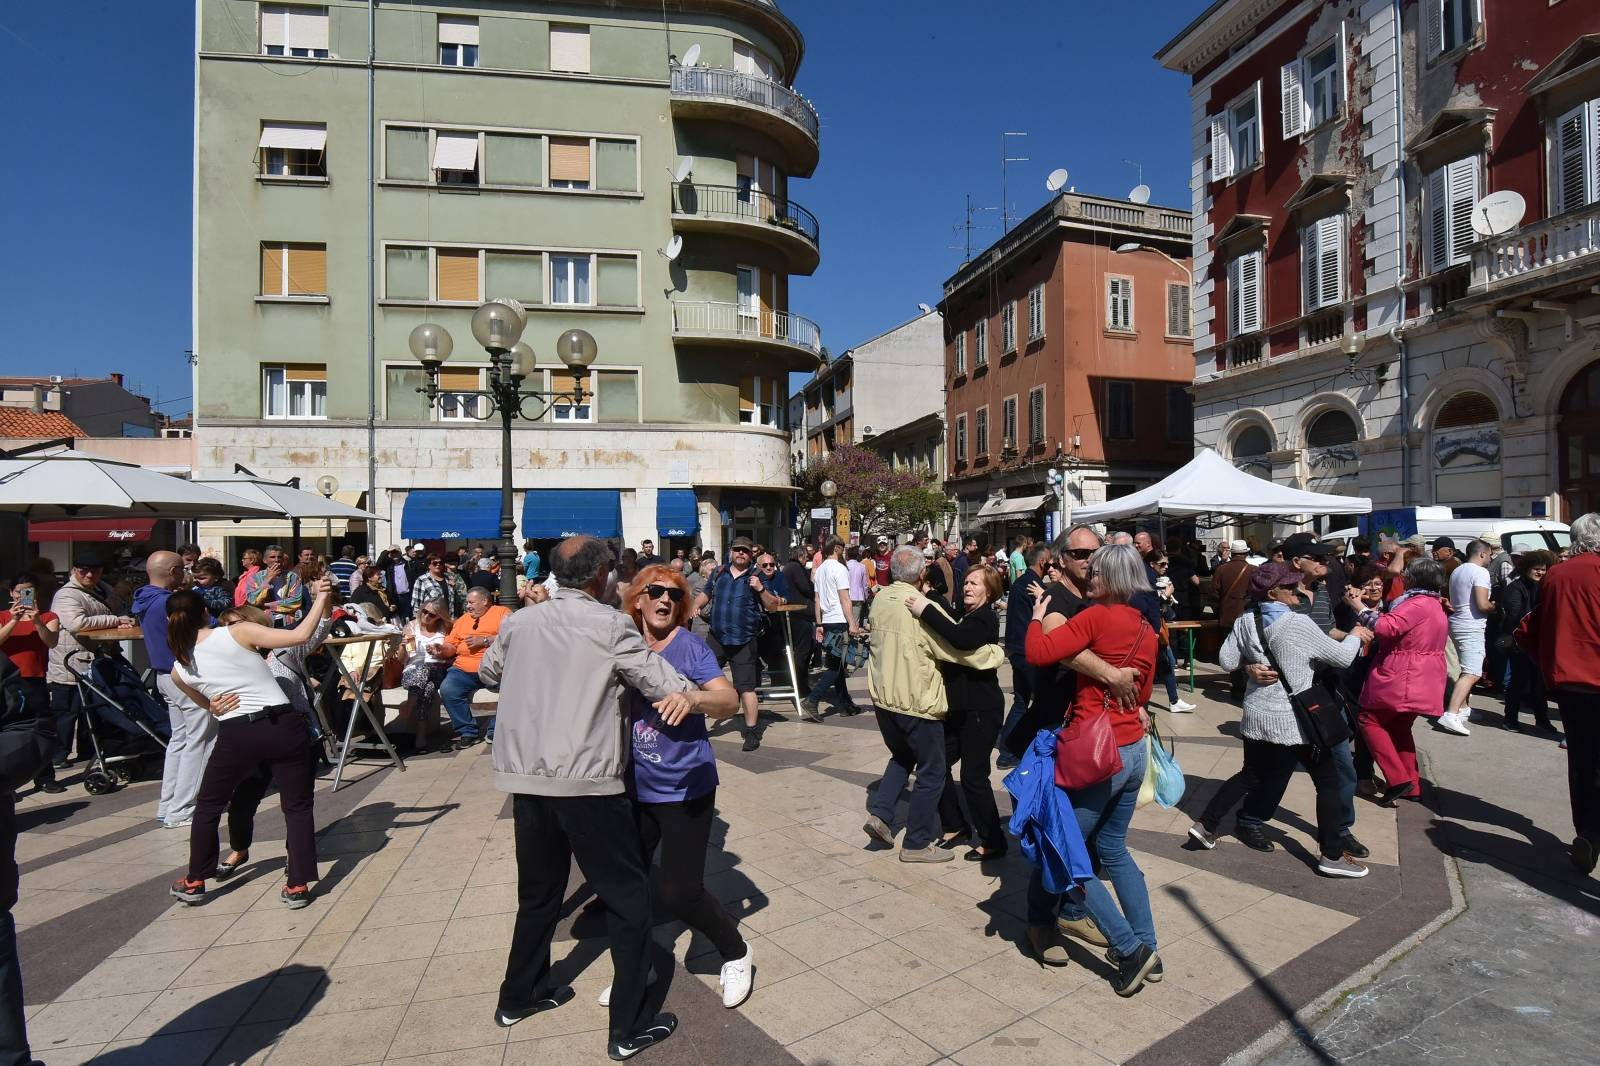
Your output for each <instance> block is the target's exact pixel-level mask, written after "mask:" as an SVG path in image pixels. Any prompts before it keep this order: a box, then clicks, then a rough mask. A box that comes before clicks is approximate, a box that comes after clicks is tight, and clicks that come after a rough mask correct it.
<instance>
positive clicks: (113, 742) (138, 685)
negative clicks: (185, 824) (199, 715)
mask: <svg viewBox="0 0 1600 1066" xmlns="http://www.w3.org/2000/svg"><path fill="white" fill-rule="evenodd" d="M80 666H84V664H83V663H82V662H81V661H80V662H79V663H73V662H72V661H71V659H70V658H69V659H68V661H67V663H66V667H67V671H68V672H69V673H71V674H72V676H73V677H74V678H76V679H77V681H76V684H77V686H78V696H79V700H80V710H79V712H78V714H79V721H78V732H79V736H80V738H81V737H87V738H88V740H89V750H90V751H91V752H92V754H91V755H90V757H89V764H88V768H87V769H86V770H85V771H84V775H83V787H84V789H85V791H87V792H88V793H89V794H90V795H91V796H103V795H105V794H106V793H108V792H115V791H116V790H117V789H119V788H121V787H122V786H123V785H125V784H127V783H128V782H129V781H132V780H133V779H134V778H135V777H140V776H143V775H144V771H145V769H146V766H145V764H146V762H147V761H153V762H154V763H155V766H156V768H157V772H159V770H160V767H161V764H162V760H163V759H164V758H165V755H166V750H167V739H168V737H170V736H171V732H172V728H171V726H170V725H169V724H168V721H167V709H166V705H165V704H163V703H162V702H161V701H160V700H159V699H157V698H156V697H155V696H154V695H152V694H151V692H150V690H149V689H147V688H145V686H144V683H143V682H142V681H140V680H139V675H138V673H136V672H135V671H134V669H133V666H132V665H131V664H130V663H129V662H128V660H126V659H124V658H123V657H122V656H121V655H119V654H115V653H106V652H102V653H100V654H97V655H95V656H94V658H93V659H92V660H91V661H90V662H89V663H88V664H87V666H85V667H84V668H83V669H79V667H80ZM79 744H80V746H81V744H82V740H81V739H80V741H79Z"/></svg>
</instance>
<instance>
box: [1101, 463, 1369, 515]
mask: <svg viewBox="0 0 1600 1066" xmlns="http://www.w3.org/2000/svg"><path fill="white" fill-rule="evenodd" d="M1371 510H1372V501H1371V500H1370V499H1368V498H1367V497H1365V496H1335V495H1332V494H1331V493H1326V492H1307V491H1306V490H1304V489H1291V488H1288V487H1286V486H1283V485H1278V484H1274V483H1273V482H1271V481H1266V480H1264V479H1262V478H1258V477H1256V476H1255V475H1254V474H1247V473H1245V472H1244V471H1243V470H1240V469H1239V468H1238V467H1236V466H1234V465H1233V464H1232V463H1230V462H1228V460H1226V459H1224V458H1223V457H1222V456H1220V455H1218V454H1217V453H1216V452H1214V451H1212V450H1211V449H1210V448H1206V449H1203V450H1202V451H1201V452H1200V453H1199V454H1198V455H1196V456H1195V457H1194V458H1193V459H1191V460H1190V461H1189V463H1188V464H1187V465H1186V466H1184V467H1183V468H1182V469H1180V470H1177V471H1175V472H1174V473H1172V474H1169V475H1168V476H1167V477H1165V478H1163V479H1162V480H1160V481H1158V482H1156V483H1155V484H1154V485H1151V486H1150V487H1149V488H1147V489H1142V490H1140V491H1139V492H1135V493H1133V494H1132V495H1130V496H1121V497H1118V498H1117V499H1115V500H1109V501H1107V502H1106V503H1102V504H1097V505H1095V506H1092V507H1076V508H1073V511H1072V521H1074V522H1107V521H1114V520H1116V519H1119V518H1137V517H1140V516H1144V515H1159V516H1161V517H1163V518H1198V517H1201V516H1204V515H1247V516H1256V517H1267V516H1286V515H1348V514H1367V513H1369V512H1370V511H1371Z"/></svg>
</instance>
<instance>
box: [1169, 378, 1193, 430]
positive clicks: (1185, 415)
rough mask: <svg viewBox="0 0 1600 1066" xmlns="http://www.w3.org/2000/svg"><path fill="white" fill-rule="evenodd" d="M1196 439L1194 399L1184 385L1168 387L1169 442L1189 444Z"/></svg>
mask: <svg viewBox="0 0 1600 1066" xmlns="http://www.w3.org/2000/svg"><path fill="white" fill-rule="evenodd" d="M1193 439H1194V399H1193V397H1191V396H1190V395H1189V390H1188V389H1187V388H1185V387H1184V386H1182V385H1168V386H1167V440H1168V442H1169V443H1172V444H1188V443H1189V442H1190V441H1192V440H1193Z"/></svg>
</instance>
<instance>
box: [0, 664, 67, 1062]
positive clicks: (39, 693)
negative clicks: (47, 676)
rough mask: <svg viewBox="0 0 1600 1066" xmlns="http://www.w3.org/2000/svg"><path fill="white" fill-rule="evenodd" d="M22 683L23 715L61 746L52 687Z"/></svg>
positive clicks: (45, 775)
mask: <svg viewBox="0 0 1600 1066" xmlns="http://www.w3.org/2000/svg"><path fill="white" fill-rule="evenodd" d="M21 683H22V710H23V713H25V714H27V715H29V716H30V717H32V718H33V719H35V720H36V721H40V724H41V726H42V728H40V729H39V732H40V733H41V734H48V735H49V738H50V740H51V742H52V743H55V744H59V741H58V740H57V739H56V729H57V726H56V713H55V708H54V706H53V704H52V702H51V699H50V686H49V685H47V684H45V681H44V678H42V677H25V678H22V681H21ZM73 691H74V692H76V691H77V689H76V687H74V689H73ZM60 754H61V749H60V747H59V746H58V747H57V748H56V749H55V750H54V751H53V752H52V753H51V756H50V758H48V759H46V760H45V761H44V763H43V764H42V765H41V766H40V767H39V772H38V773H36V774H34V775H33V783H34V784H36V785H37V784H41V783H42V782H45V781H54V780H55V779H56V768H55V766H54V764H53V762H52V760H54V759H55V758H56V757H57V756H58V755H60ZM0 1062H3V1056H0Z"/></svg>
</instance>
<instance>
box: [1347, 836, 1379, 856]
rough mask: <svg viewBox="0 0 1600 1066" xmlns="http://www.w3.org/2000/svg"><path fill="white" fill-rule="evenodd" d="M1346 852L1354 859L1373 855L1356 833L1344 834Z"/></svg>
mask: <svg viewBox="0 0 1600 1066" xmlns="http://www.w3.org/2000/svg"><path fill="white" fill-rule="evenodd" d="M1344 853H1345V854H1346V855H1348V856H1350V857H1351V858H1352V859H1367V858H1371V857H1372V852H1371V851H1369V850H1367V846H1366V845H1365V844H1363V843H1361V841H1359V840H1357V839H1356V838H1355V834H1354V833H1346V834H1345V835H1344Z"/></svg>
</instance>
